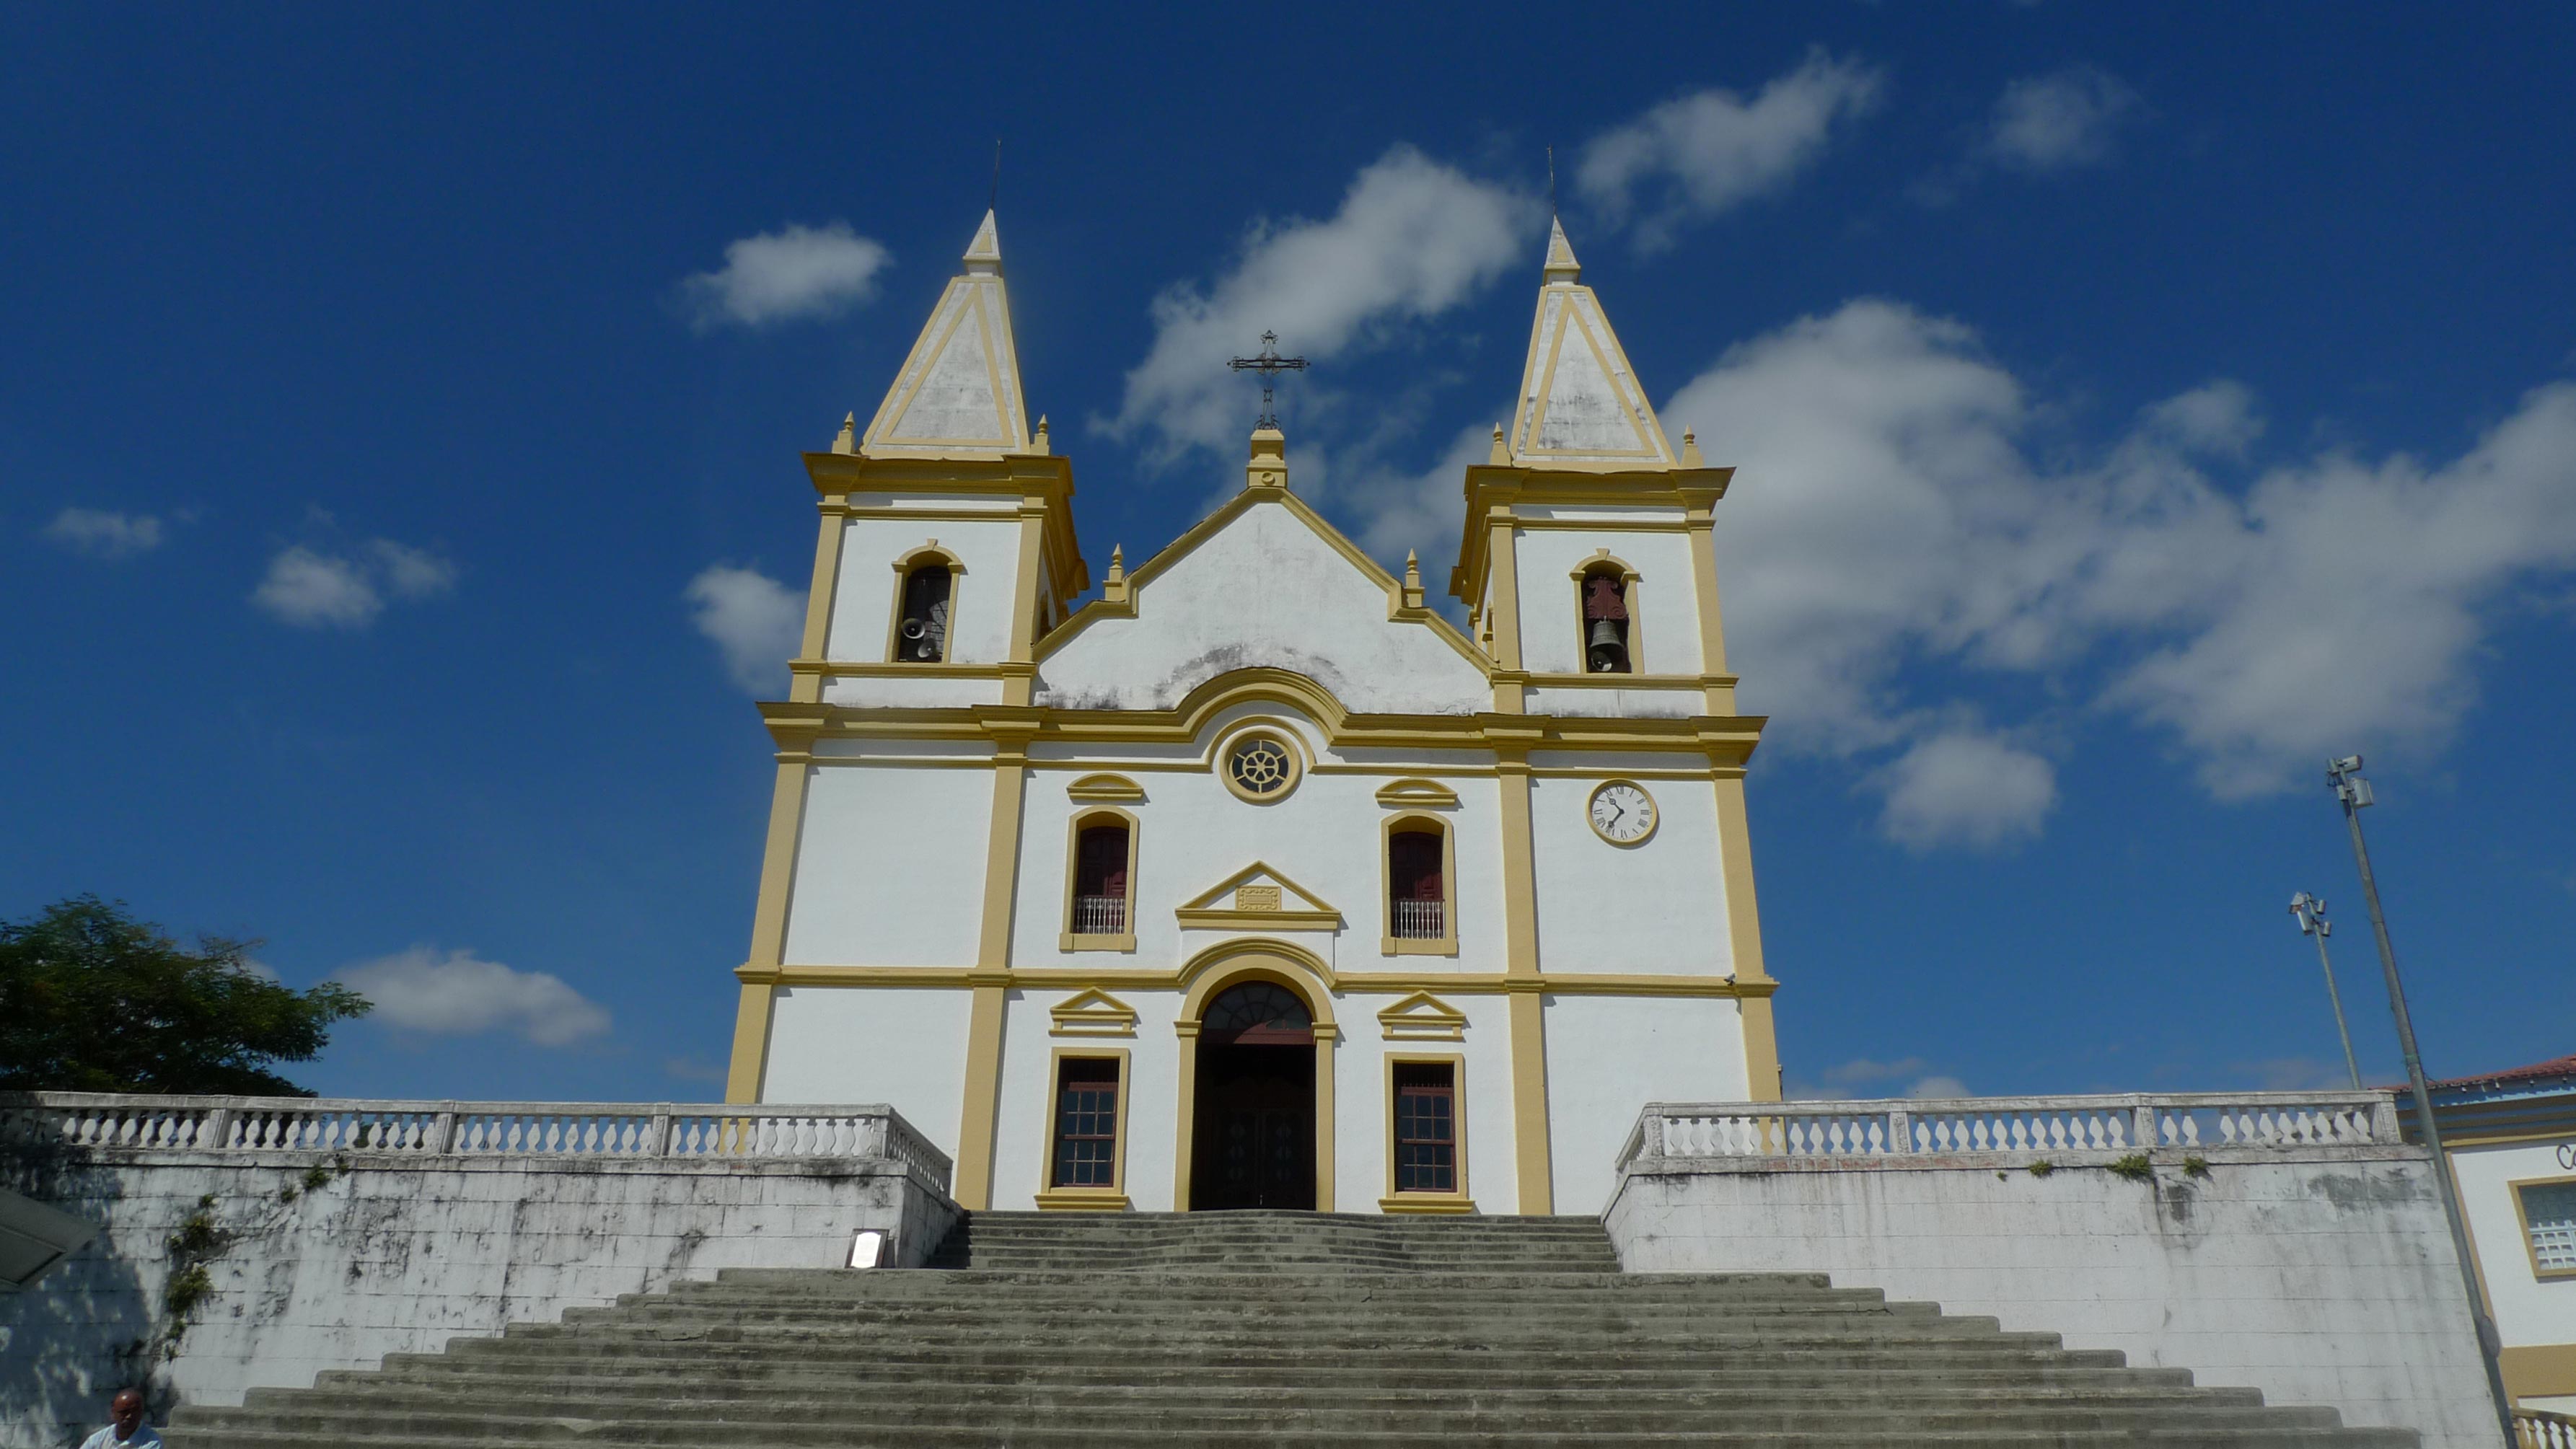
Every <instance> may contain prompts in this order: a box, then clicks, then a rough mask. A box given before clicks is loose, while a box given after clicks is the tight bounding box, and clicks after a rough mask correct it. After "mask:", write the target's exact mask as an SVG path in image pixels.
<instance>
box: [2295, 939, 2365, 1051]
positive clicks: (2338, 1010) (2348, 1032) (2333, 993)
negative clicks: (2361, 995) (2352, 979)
mask: <svg viewBox="0 0 2576 1449" xmlns="http://www.w3.org/2000/svg"><path fill="white" fill-rule="evenodd" d="M2290 914H2291V915H2294V916H2296V917H2298V918H2299V934H2300V935H2302V936H2314V937H2316V938H2317V964H2318V965H2319V966H2322V967H2324V968H2325V972H2326V1000H2328V1001H2330V1002H2333V1003H2334V1014H2335V1035H2337V1036H2340V1037H2342V1038H2343V1065H2344V1070H2346V1071H2348V1072H2350V1073H2352V1087H2353V1090H2354V1091H2356V1092H2357V1091H2360V1090H2361V1063H2360V1061H2359V1060H2358V1059H2356V1058H2355V1057H2354V1056H2353V1054H2352V1028H2351V1027H2348V1026H2346V1025H2344V1020H2343V993H2342V992H2340V991H2337V990H2335V984H2334V963H2333V962H2332V961H2329V960H2327V959H2326V937H2328V936H2331V935H2333V934H2334V922H2332V921H2329V920H2327V919H2326V903H2325V902H2323V901H2321V900H2318V899H2317V898H2316V897H2315V896H2312V895H2309V894H2308V893H2307V892H2306V891H2301V892H2299V893H2298V894H2297V895H2294V896H2292V897H2290Z"/></svg>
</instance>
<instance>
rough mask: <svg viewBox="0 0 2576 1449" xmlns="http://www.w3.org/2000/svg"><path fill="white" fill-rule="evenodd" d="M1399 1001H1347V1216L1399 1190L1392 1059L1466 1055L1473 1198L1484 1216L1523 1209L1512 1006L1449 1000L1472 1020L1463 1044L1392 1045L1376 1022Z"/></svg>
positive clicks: (1496, 999)
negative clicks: (1393, 1152)
mask: <svg viewBox="0 0 2576 1449" xmlns="http://www.w3.org/2000/svg"><path fill="white" fill-rule="evenodd" d="M1402 999H1403V998H1402V997H1400V996H1380V995H1373V994H1359V995H1353V996H1349V997H1346V998H1344V1000H1343V1001H1342V1003H1341V1004H1340V1005H1339V1006H1338V1007H1337V1008H1336V1009H1337V1010H1338V1011H1340V1012H1341V1014H1342V1031H1343V1033H1344V1041H1343V1043H1342V1050H1341V1057H1342V1066H1343V1071H1342V1076H1341V1077H1340V1079H1339V1082H1338V1083H1337V1089H1338V1090H1339V1092H1340V1094H1341V1097H1340V1102H1339V1104H1338V1112H1337V1115H1338V1118H1339V1121H1338V1122H1337V1124H1336V1134H1335V1135H1336V1136H1338V1137H1339V1138H1340V1142H1339V1144H1338V1149H1337V1152H1338V1160H1339V1166H1338V1167H1337V1168H1336V1181H1335V1185H1334V1190H1335V1195H1336V1197H1337V1198H1338V1199H1339V1201H1338V1204H1337V1205H1338V1206H1339V1207H1340V1209H1341V1210H1342V1211H1343V1212H1374V1211H1376V1210H1377V1202H1378V1199H1379V1198H1381V1197H1385V1196H1388V1195H1390V1194H1391V1193H1392V1191H1393V1189H1394V1184H1392V1183H1391V1182H1389V1181H1388V1180H1387V1166H1386V1158H1387V1139H1388V1137H1389V1136H1390V1135H1391V1134H1392V1132H1393V1129H1394V1120H1395V1104H1394V1103H1393V1102H1391V1101H1389V1100H1388V1099H1387V1070H1386V1059H1387V1058H1388V1057H1389V1056H1410V1055H1423V1056H1442V1055H1446V1054H1448V1053H1452V1052H1456V1053H1462V1054H1463V1055H1464V1056H1465V1059H1466V1060H1465V1064H1464V1067H1463V1069H1462V1071H1461V1077H1462V1080H1461V1081H1460V1082H1459V1102H1458V1110H1459V1112H1460V1114H1461V1117H1462V1119H1463V1124H1464V1126H1465V1128H1466V1134H1465V1135H1466V1142H1465V1147H1466V1153H1465V1156H1466V1163H1465V1166H1466V1170H1467V1178H1466V1185H1467V1192H1468V1195H1469V1196H1471V1197H1473V1198H1474V1199H1475V1202H1476V1210H1477V1211H1478V1212H1480V1213H1513V1212H1518V1211H1520V1187H1519V1179H1518V1163H1517V1160H1516V1158H1515V1156H1514V1153H1513V1147H1512V1137H1513V1133H1512V1121H1513V1118H1512V1063H1511V1031H1512V1028H1511V1004H1510V1001H1509V999H1508V998H1506V997H1503V996H1498V995H1465V994H1457V995H1450V996H1444V997H1442V998H1441V1000H1442V1001H1445V1002H1447V1003H1448V1004H1449V1005H1450V1006H1451V1007H1453V1008H1455V1009H1456V1010H1457V1011H1458V1012H1459V1014H1461V1015H1463V1016H1465V1017H1466V1018H1467V1027H1466V1030H1465V1032H1464V1033H1463V1040H1459V1041H1405V1040H1389V1039H1387V1036H1386V1031H1385V1028H1384V1027H1383V1026H1382V1025H1381V1024H1380V1023H1379V1021H1378V1019H1377V1016H1378V1013H1379V1012H1381V1011H1384V1010H1386V1009H1387V1008H1388V1007H1390V1006H1393V1005H1395V1004H1396V1003H1397V1002H1398V1001H1401V1000H1402Z"/></svg>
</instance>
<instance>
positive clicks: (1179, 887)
mask: <svg viewBox="0 0 2576 1449" xmlns="http://www.w3.org/2000/svg"><path fill="white" fill-rule="evenodd" d="M1256 721H1258V722H1261V723H1264V724H1267V725H1269V726H1271V727H1272V728H1274V729H1277V730H1280V731H1282V732H1285V733H1287V734H1289V735H1291V736H1293V738H1294V740H1295V742H1296V743H1297V744H1298V745H1299V746H1300V747H1301V748H1302V750H1303V751H1304V752H1305V753H1306V754H1307V755H1308V756H1309V757H1310V759H1311V760H1312V761H1313V762H1314V763H1315V764H1318V765H1321V766H1323V767H1324V768H1322V769H1316V768H1309V769H1308V770H1307V771H1306V773H1305V775H1304V777H1303V778H1302V779H1301V781H1300V782H1299V784H1298V786H1297V788H1296V789H1295V790H1294V791H1293V792H1292V793H1290V794H1289V795H1288V797H1287V798H1286V799H1284V800H1281V801H1278V802H1277V803H1275V804H1266V805H1263V804H1250V803H1247V802H1246V801H1244V800H1242V799H1241V798H1239V797H1238V796H1236V795H1235V794H1234V793H1233V792H1232V791H1230V790H1228V789H1227V788H1226V787H1225V783H1224V781H1223V780H1221V779H1220V778H1219V777H1218V776H1217V773H1216V770H1215V768H1214V766H1213V763H1212V760H1213V753H1212V752H1213V751H1215V750H1216V749H1217V748H1218V746H1219V743H1220V742H1221V741H1222V740H1224V739H1225V738H1226V737H1227V736H1228V735H1229V734H1230V733H1231V732H1232V731H1233V730H1234V729H1236V728H1238V727H1240V726H1243V725H1246V724H1250V723H1253V722H1256ZM1322 741H1323V731H1322V730H1321V729H1320V728H1319V727H1318V726H1316V724H1315V723H1314V722H1313V721H1312V720H1310V719H1307V718H1306V717H1305V716H1303V715H1301V714H1299V713H1297V712H1296V711H1294V710H1289V709H1285V708H1280V707H1275V706H1269V705H1245V706H1240V707H1236V708H1231V709H1228V710H1226V711H1223V712H1222V713H1221V714H1219V715H1218V716H1217V717H1216V718H1215V719H1214V720H1212V721H1211V722H1210V724H1209V726H1208V728H1207V729H1206V730H1205V731H1204V732H1203V733H1202V738H1201V741H1200V743H1199V744H1198V745H1196V746H1194V747H1193V748H1192V749H1190V750H1188V751H1186V752H1183V751H1167V752H1158V753H1147V752H1143V751H1138V752H1135V753H1133V754H1132V755H1129V756H1127V757H1125V758H1121V757H1120V756H1119V755H1116V754H1109V753H1089V754H1085V755H1084V756H1083V757H1082V758H1081V760H1080V761H1079V763H1078V764H1074V765H1070V766H1059V765H1058V764H1057V763H1056V762H1055V759H1056V757H1055V755H1054V753H1053V752H1052V751H1047V750H1041V751H1039V752H1037V754H1036V758H1037V759H1038V760H1039V761H1040V762H1041V763H1040V764H1039V765H1038V767H1036V768H1033V769H1032V770H1031V771H1030V773H1029V777H1028V783H1027V786H1026V793H1025V797H1024V798H1025V800H1026V806H1025V808H1026V812H1027V813H1026V816H1025V819H1024V825H1023V830H1022V835H1021V861H1022V866H1021V870H1020V878H1019V885H1018V916H1017V919H1016V922H1015V924H1014V927H1013V931H1012V959H1013V961H1014V963H1015V964H1020V965H1041V964H1053V965H1074V966H1079V965H1093V966H1101V965H1118V964H1128V963H1151V964H1154V965H1156V966H1158V967H1166V968H1167V967H1170V966H1173V965H1177V964H1179V963H1180V962H1182V961H1186V960H1187V959H1189V958H1190V957H1191V956H1193V955H1195V954H1197V953H1198V952H1199V951H1201V950H1204V949H1206V948H1207V947H1209V946H1212V945H1215V944H1217V943H1219V942H1221V941H1223V940H1225V939H1227V938H1228V936H1229V935H1232V934H1240V933H1228V932H1210V931H1198V930H1191V931H1184V930H1183V929H1182V928H1181V926H1180V924H1179V922H1178V920H1177V919H1176V918H1175V917H1174V914H1173V913H1174V912H1175V911H1176V910H1178V909H1179V908H1180V907H1181V906H1182V905H1184V904H1185V903H1187V902H1189V901H1192V900H1194V899H1197V898H1198V897H1200V896H1201V895H1204V894H1205V893H1206V892H1208V891H1209V890H1211V889H1213V888H1214V887H1215V886H1216V885H1217V884H1218V883H1219V882H1221V881H1224V880H1226V879H1227V878H1228V877H1230V876H1232V875H1234V874H1235V873H1236V872H1238V871H1241V870H1243V869H1244V868H1245V867H1247V866H1250V865H1252V864H1253V863H1254V862H1256V861H1258V862H1261V863H1264V864H1266V865H1268V866H1270V867H1271V868H1272V869H1274V870H1276V871H1278V872H1279V873H1280V874H1282V875H1284V876H1286V877H1287V878H1288V879H1289V880H1291V881H1293V882H1294V883H1295V884H1296V885H1298V886H1302V887H1304V888H1305V889H1306V890H1307V891H1309V892H1311V893H1312V894H1313V895H1314V896H1316V897H1318V898H1320V899H1321V900H1322V901H1323V902H1324V903H1325V904H1328V905H1330V906H1332V907H1333V908H1335V909H1337V910H1338V911H1340V912H1341V914H1342V920H1343V927H1342V929H1341V930H1339V931H1336V932H1325V931H1320V930H1317V931H1295V932H1288V933H1284V934H1285V935H1286V937H1287V938H1288V939H1291V940H1294V941H1296V942H1297V943H1298V944H1299V945H1302V946H1304V947H1306V948H1307V949H1309V950H1312V951H1314V952H1315V953H1316V954H1317V955H1319V956H1322V957H1323V958H1324V959H1325V960H1326V961H1327V962H1329V963H1330V964H1331V965H1332V966H1333V967H1334V968H1335V969H1336V970H1417V969H1418V970H1425V971H1442V970H1478V971H1499V970H1501V969H1502V962H1503V954H1504V941H1503V895H1502V844H1501V836H1500V834H1499V825H1498V821H1499V811H1500V802H1499V799H1498V798H1497V791H1498V789H1499V786H1498V785H1497V783H1496V781H1495V780H1494V778H1493V777H1492V776H1491V775H1490V774H1485V775H1475V774H1458V775H1453V776H1451V777H1450V778H1448V779H1446V780H1445V781H1443V783H1446V784H1447V785H1448V786H1449V787H1450V788H1451V789H1453V790H1455V791H1456V792H1457V793H1458V796H1459V803H1458V804H1457V805H1456V806H1454V807H1440V808H1429V809H1415V808H1412V807H1405V808H1400V809H1399V808H1389V807H1387V806H1383V805H1380V804H1379V803H1378V802H1377V792H1378V791H1379V790H1380V789H1381V788H1383V787H1384V786H1385V785H1386V784H1388V783H1389V782H1390V781H1392V780H1395V779H1398V778H1403V777H1409V776H1422V777H1427V778H1432V779H1440V778H1441V776H1442V774H1443V771H1442V770H1441V768H1439V767H1440V765H1441V763H1442V762H1441V761H1439V760H1437V759H1434V758H1432V757H1430V756H1427V755H1426V756H1422V757H1417V758H1416V759H1413V760H1396V761H1388V760H1385V759H1383V758H1381V759H1376V760H1373V761H1371V762H1370V773H1365V774H1361V773H1348V774H1345V773H1335V772H1334V771H1335V767H1338V766H1341V765H1344V764H1346V763H1348V762H1347V761H1346V760H1345V759H1344V757H1343V756H1341V755H1340V754H1338V753H1336V752H1333V751H1330V750H1324V749H1322ZM1318 751H1320V753H1318ZM1378 753H1379V754H1380V755H1383V753H1384V752H1378ZM1175 766H1178V768H1174V767H1175ZM1095 772H1106V773H1110V774H1123V775H1126V776H1127V777H1128V778H1130V779H1132V780H1134V781H1136V783H1137V784H1138V785H1139V786H1140V787H1142V788H1143V790H1144V791H1145V796H1146V798H1145V799H1144V800H1142V801H1121V802H1119V803H1118V805H1117V807H1116V808H1118V809H1121V810H1124V811H1126V812H1127V813H1128V814H1129V815H1132V816H1133V817H1135V820H1136V830H1137V836H1136V873H1135V879H1134V883H1133V888H1134V891H1135V904H1136V914H1135V932H1136V950H1135V952H1134V953H1133V954H1132V956H1131V955H1126V954H1120V953H1103V952H1095V951H1080V952H1071V953H1068V952H1065V951H1063V950H1061V949H1060V937H1061V935H1062V933H1063V931H1064V929H1065V893H1066V880H1067V868H1068V864H1069V862H1068V860H1067V852H1068V850H1069V849H1070V845H1071V840H1072V832H1071V829H1070V828H1069V827H1070V823H1071V821H1072V820H1073V819H1074V817H1076V816H1077V815H1080V814H1084V813H1087V812H1089V811H1091V810H1093V809H1096V808H1099V807H1096V806H1093V805H1090V804H1087V803H1084V802H1078V801H1074V800H1072V799H1070V798H1069V797H1068V796H1067V795H1066V793H1065V791H1066V790H1067V788H1068V787H1070V786H1071V785H1072V784H1073V783H1074V782H1075V781H1077V780H1080V779H1081V778H1083V777H1084V776H1085V775H1088V774H1092V773H1095ZM1396 815H1421V816H1426V817H1429V818H1431V819H1435V820H1438V821H1440V822H1442V823H1443V824H1444V825H1445V826H1446V827H1447V828H1448V829H1449V830H1450V831H1452V832H1453V833H1454V835H1455V840H1454V843H1453V852H1454V855H1455V858H1456V878H1455V881H1454V883H1453V884H1452V887H1451V889H1452V892H1453V899H1454V900H1455V902H1456V904H1457V906H1458V930H1459V937H1458V955H1457V956H1455V957H1449V956H1427V955H1401V956H1390V955H1386V954H1385V953H1384V952H1383V949H1382V947H1383V938H1384V935H1385V932H1386V904H1385V896H1386V891H1387V885H1386V876H1385V868H1384V860H1383V839H1384V837H1383V833H1382V826H1383V823H1384V822H1385V821H1386V820H1387V819H1388V818H1389V817H1391V816H1396ZM1587 838H1590V837H1589V836H1588V834H1587ZM1262 934H1265V935H1268V934H1282V933H1277V932H1270V931H1265V932H1263V933H1262Z"/></svg>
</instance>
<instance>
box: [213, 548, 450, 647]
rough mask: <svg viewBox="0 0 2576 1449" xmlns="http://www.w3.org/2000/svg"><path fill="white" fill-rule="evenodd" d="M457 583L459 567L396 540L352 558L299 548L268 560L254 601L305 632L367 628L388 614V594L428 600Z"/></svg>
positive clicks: (254, 594) (366, 549) (283, 552)
mask: <svg viewBox="0 0 2576 1449" xmlns="http://www.w3.org/2000/svg"><path fill="white" fill-rule="evenodd" d="M455 583H456V565H455V564H453V563H450V562H449V561H447V560H446V559H443V558H440V557H439V556H438V555H436V554H433V553H430V552H428V551H427V550H424V549H417V548H413V547H411V546H410V545H408V544H400V543H396V542H394V541H393V540H391V539H386V538H378V539H370V540H368V541H367V543H366V545H365V546H364V547H362V548H360V549H358V550H356V551H355V552H354V553H350V554H335V553H324V552H322V551H320V550H318V549H313V548H307V547H305V546H304V545H302V544H296V545H293V546H291V547H288V548H285V549H281V550H280V551H279V552H278V554H277V556H276V557H274V558H271V559H270V560H269V561H268V573H267V575H266V576H265V577H263V578H262V579H261V580H260V582H259V587H258V588H257V589H256V590H254V591H253V592H252V594H251V602H252V603H254V604H256V605H258V606H259V607H260V608H261V609H262V610H264V611H266V612H267V613H268V614H269V616H270V617H272V618H275V619H277V620H279V621H281V622H283V623H288V624H293V625H295V626H296V627H298V628H301V629H364V628H365V627H367V626H368V625H369V624H372V623H374V622H375V621H376V616H377V615H378V614H381V613H383V612H384V609H385V595H386V594H387V593H388V592H390V593H392V594H393V595H394V596H395V597H397V598H404V599H424V598H428V597H430V596H432V595H435V594H443V593H445V592H447V591H448V590H449V589H451V588H453V587H454V586H455Z"/></svg>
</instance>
